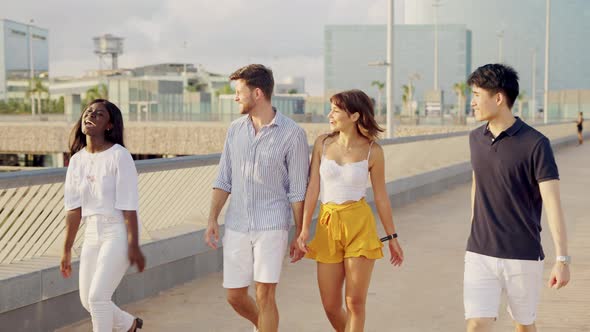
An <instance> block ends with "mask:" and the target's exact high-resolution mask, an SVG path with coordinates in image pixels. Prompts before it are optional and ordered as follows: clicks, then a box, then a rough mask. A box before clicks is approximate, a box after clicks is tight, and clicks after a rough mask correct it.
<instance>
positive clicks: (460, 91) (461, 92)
mask: <svg viewBox="0 0 590 332" xmlns="http://www.w3.org/2000/svg"><path fill="white" fill-rule="evenodd" d="M468 89H469V86H467V83H465V82H457V83H455V84H454V85H453V90H454V91H455V93H456V94H457V110H458V111H457V115H458V116H459V122H461V123H463V122H464V120H465V106H466V105H465V104H466V102H467V98H466V95H467V94H466V92H467V90H468Z"/></svg>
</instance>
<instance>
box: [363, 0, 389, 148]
mask: <svg viewBox="0 0 590 332" xmlns="http://www.w3.org/2000/svg"><path fill="white" fill-rule="evenodd" d="M393 1H394V0H389V1H388V2H387V59H386V60H385V61H376V62H369V63H368V65H369V66H384V67H386V68H387V74H386V78H385V91H386V94H385V96H386V101H385V106H386V109H387V110H386V115H385V120H386V125H385V126H386V128H385V129H386V131H385V137H387V138H393V136H394V132H393V107H394V104H393V17H394V16H393V15H394V7H393V6H394V3H393Z"/></svg>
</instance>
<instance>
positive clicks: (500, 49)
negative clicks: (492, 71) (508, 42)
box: [498, 30, 504, 63]
mask: <svg viewBox="0 0 590 332" xmlns="http://www.w3.org/2000/svg"><path fill="white" fill-rule="evenodd" d="M503 47H504V30H500V31H498V63H502V62H503V61H504V54H503V51H504V50H503Z"/></svg>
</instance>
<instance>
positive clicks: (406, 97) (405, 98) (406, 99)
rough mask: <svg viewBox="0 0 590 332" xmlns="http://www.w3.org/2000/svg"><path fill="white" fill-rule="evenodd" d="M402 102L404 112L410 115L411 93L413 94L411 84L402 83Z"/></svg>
mask: <svg viewBox="0 0 590 332" xmlns="http://www.w3.org/2000/svg"><path fill="white" fill-rule="evenodd" d="M402 91H403V94H402V102H403V107H404V109H405V110H406V113H407V114H408V115H410V116H412V114H411V113H412V110H411V107H412V105H411V103H412V95H413V94H414V87H413V86H411V85H407V84H404V85H402Z"/></svg>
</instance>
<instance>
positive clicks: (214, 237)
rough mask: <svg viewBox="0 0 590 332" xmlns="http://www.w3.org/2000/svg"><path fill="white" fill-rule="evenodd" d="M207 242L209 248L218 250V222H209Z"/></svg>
mask: <svg viewBox="0 0 590 332" xmlns="http://www.w3.org/2000/svg"><path fill="white" fill-rule="evenodd" d="M205 242H206V243H207V245H208V246H209V247H211V248H213V249H217V243H218V242H219V224H218V223H217V220H209V223H208V224H207V230H206V231H205Z"/></svg>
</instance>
